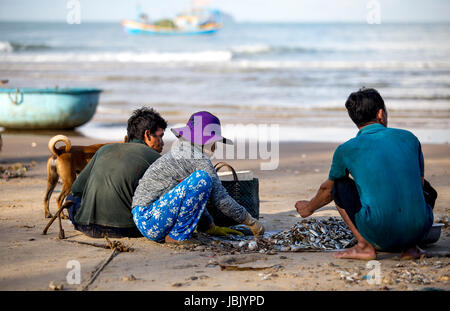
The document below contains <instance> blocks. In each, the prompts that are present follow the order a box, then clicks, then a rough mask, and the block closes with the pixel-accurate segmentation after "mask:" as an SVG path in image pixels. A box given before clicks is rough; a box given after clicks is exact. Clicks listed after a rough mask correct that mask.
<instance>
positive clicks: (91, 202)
mask: <svg viewBox="0 0 450 311" xmlns="http://www.w3.org/2000/svg"><path fill="white" fill-rule="evenodd" d="M159 157H160V154H159V153H158V152H156V151H155V150H153V149H151V148H149V147H148V146H147V145H145V143H144V142H143V141H141V140H133V141H131V142H129V143H123V144H109V145H105V146H103V147H102V148H100V149H99V150H98V151H97V152H96V153H95V156H94V157H93V158H92V160H91V161H90V162H89V164H88V165H87V166H86V167H85V168H84V169H83V170H82V171H81V173H80V175H79V176H78V178H77V179H76V180H75V182H74V184H73V185H72V195H74V196H78V197H81V207H80V209H79V210H78V211H77V213H76V215H75V218H74V219H75V222H76V223H77V224H81V225H90V224H97V225H102V226H108V227H115V228H132V227H135V224H134V222H133V217H132V214H131V201H132V198H133V194H134V191H135V189H136V187H137V185H138V183H139V180H140V179H141V177H142V175H143V174H144V173H145V171H146V170H147V168H148V167H149V166H150V165H151V164H152V163H153V162H154V161H155V160H156V159H158V158H159Z"/></svg>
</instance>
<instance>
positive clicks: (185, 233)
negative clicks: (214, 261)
mask: <svg viewBox="0 0 450 311" xmlns="http://www.w3.org/2000/svg"><path fill="white" fill-rule="evenodd" d="M211 189H212V180H211V177H210V176H209V175H208V173H206V172H205V171H202V170H199V171H195V172H193V173H192V174H191V175H189V176H188V177H187V178H185V179H184V180H183V181H182V182H181V183H179V184H178V185H177V186H175V187H174V188H173V189H172V190H170V191H169V192H167V193H166V194H164V195H163V196H162V197H160V198H159V199H158V200H156V201H155V202H153V203H152V204H150V205H149V206H135V207H134V208H133V210H132V214H133V220H134V222H135V224H136V226H137V228H138V229H139V231H140V232H141V233H142V235H143V236H145V237H146V238H147V239H149V240H152V241H156V242H162V241H164V238H165V236H166V235H168V236H169V237H170V238H172V239H174V240H177V241H183V240H189V239H190V238H191V236H192V233H193V232H194V230H195V228H196V227H197V223H198V221H199V220H200V217H201V215H202V213H203V210H204V209H205V207H206V202H207V201H208V198H209V195H210V193H211Z"/></svg>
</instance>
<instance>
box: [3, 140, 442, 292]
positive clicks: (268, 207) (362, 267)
mask: <svg viewBox="0 0 450 311" xmlns="http://www.w3.org/2000/svg"><path fill="white" fill-rule="evenodd" d="M2 136H3V150H2V152H1V153H0V164H3V165H4V164H5V163H16V162H21V163H31V162H33V163H35V164H34V166H33V167H32V168H31V169H30V170H29V171H28V172H27V173H26V177H23V178H15V179H9V180H4V179H0V236H1V238H0V249H1V253H0V266H1V268H0V290H49V284H50V283H51V282H52V281H53V282H54V284H63V286H64V287H63V288H64V290H77V289H80V287H81V286H83V285H84V284H86V282H87V281H88V280H89V278H90V277H91V272H92V271H94V270H95V268H96V267H97V266H98V265H99V264H100V263H101V262H102V261H103V260H104V259H106V258H108V256H109V255H110V254H111V251H110V250H107V249H101V248H97V247H93V246H89V245H80V244H76V243H70V242H68V241H67V240H59V239H58V231H57V225H54V226H52V227H51V228H50V230H49V233H48V235H41V232H42V229H43V228H44V227H45V225H46V223H47V221H48V220H47V219H45V218H44V211H43V203H42V201H43V195H44V191H45V188H46V169H45V163H46V160H47V158H48V156H49V152H48V150H47V142H48V140H49V138H50V137H51V136H53V134H42V133H41V134H39V135H30V134H5V133H3V134H2ZM71 140H72V142H73V144H83V145H87V144H91V143H97V142H98V141H93V140H92V139H88V138H85V137H71ZM336 146H337V144H331V143H329V144H327V143H296V144H282V145H281V146H280V165H279V167H278V169H277V170H275V171H261V170H259V164H260V162H259V161H256V160H247V161H244V160H239V161H229V163H230V164H232V165H233V166H234V167H235V168H236V169H239V170H244V169H252V170H253V171H254V172H255V175H256V176H257V177H258V178H259V179H260V199H261V207H260V214H261V221H262V222H263V223H264V224H265V226H266V228H267V230H270V231H274V230H283V229H287V228H289V227H290V226H291V225H292V224H294V223H296V222H297V221H299V220H300V219H301V218H300V217H299V216H298V215H297V213H296V211H295V209H294V203H295V202H296V201H297V200H299V199H309V198H311V197H312V196H313V195H314V194H315V191H316V189H317V187H318V186H319V185H320V183H321V182H322V181H323V180H325V179H326V177H327V173H328V170H329V166H330V161H331V157H332V154H333V151H334V149H335V148H336ZM423 152H424V156H425V165H426V178H427V179H428V180H429V181H430V182H431V184H432V185H433V186H434V187H435V188H436V190H437V191H438V193H439V197H438V200H437V203H436V207H435V215H436V216H438V215H442V216H447V217H448V214H449V206H450V204H449V203H450V178H449V176H450V146H449V145H424V146H423ZM60 188H61V185H58V187H57V189H60ZM58 194H59V193H54V195H53V196H52V200H51V204H50V209H51V211H52V212H55V210H56V202H55V199H56V197H57V195H58ZM324 215H332V216H337V215H338V214H337V212H336V210H335V209H334V207H333V203H331V204H330V205H329V206H326V207H324V208H322V209H321V210H320V211H319V212H318V213H317V214H316V215H315V216H324ZM436 216H435V219H436ZM64 228H65V232H66V237H67V239H68V240H76V241H84V242H90V243H104V241H103V240H101V239H100V240H99V239H91V238H88V237H86V236H84V235H82V234H81V233H80V232H78V231H75V230H73V228H72V226H71V224H70V223H69V222H68V221H64ZM121 241H122V242H123V243H125V244H126V245H128V246H131V247H133V248H134V249H135V250H134V252H131V253H120V254H119V255H117V256H116V257H115V258H114V259H112V261H111V262H110V263H109V264H108V265H107V266H106V267H105V268H104V269H103V271H102V272H101V273H100V274H99V276H98V277H97V279H96V280H95V281H94V282H93V283H92V284H91V285H90V286H89V290H189V291H194V290H415V289H427V288H433V289H444V290H449V289H450V282H449V277H450V259H449V258H448V257H445V256H442V255H443V254H445V253H448V252H449V251H450V238H449V231H448V228H447V229H445V230H444V232H443V234H442V235H441V239H440V240H439V242H438V243H436V244H434V245H432V246H430V247H429V248H428V250H429V251H432V252H434V253H436V254H440V255H441V256H435V257H433V258H427V259H422V260H415V261H412V260H410V261H400V260H399V254H388V253H379V254H378V258H377V260H378V261H379V262H380V268H381V273H382V280H383V281H382V282H381V284H374V285H371V284H369V283H368V282H367V281H366V280H361V279H360V280H357V279H358V278H361V277H362V276H363V275H365V274H367V273H368V272H369V270H370V269H368V268H366V264H367V262H364V261H357V260H342V259H340V260H337V259H334V258H333V257H332V253H331V252H315V253H311V252H301V253H289V252H287V253H277V254H275V255H262V254H258V256H259V257H258V260H257V261H255V262H251V263H248V264H249V265H252V264H254V265H259V266H261V264H262V265H269V266H270V265H280V266H281V267H280V266H278V268H277V269H274V268H272V269H266V270H258V271H221V269H220V267H219V266H218V265H216V262H217V260H221V258H217V256H215V254H214V253H212V252H209V251H187V250H183V249H174V248H171V247H167V246H165V245H159V244H156V243H153V242H150V241H148V240H146V239H144V238H138V239H121ZM236 257H239V256H238V255H236ZM70 260H77V261H79V262H80V264H81V285H76V284H75V285H71V284H68V283H67V281H66V275H67V273H68V272H69V270H70V269H68V268H67V266H66V265H67V263H68V262H69V261H70ZM347 272H348V274H347ZM353 273H357V274H358V276H357V277H355V276H354V277H351V279H346V277H347V276H351V275H352V274H353ZM408 273H409V274H408ZM131 275H132V276H134V277H131ZM396 279H399V280H400V281H398V282H396ZM413 279H414V280H413ZM352 280H353V281H352ZM408 280H409V281H408Z"/></svg>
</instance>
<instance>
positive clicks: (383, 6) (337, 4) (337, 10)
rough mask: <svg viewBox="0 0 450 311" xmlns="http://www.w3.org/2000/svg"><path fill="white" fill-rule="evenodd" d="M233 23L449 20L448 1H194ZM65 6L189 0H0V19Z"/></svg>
mask: <svg viewBox="0 0 450 311" xmlns="http://www.w3.org/2000/svg"><path fill="white" fill-rule="evenodd" d="M197 1H201V2H210V3H211V6H213V7H216V8H219V9H221V10H223V11H225V12H227V13H229V14H231V15H232V16H233V17H234V19H235V20H236V21H238V22H366V21H367V16H368V14H369V13H373V10H375V9H376V8H374V6H372V5H373V4H374V3H375V6H377V5H378V4H379V13H380V14H379V16H380V21H381V22H450V0H211V1H208V0H197ZM70 2H79V3H80V17H81V22H83V21H84V22H94V21H100V22H107V21H111V22H115V21H120V20H122V19H124V18H134V17H135V16H136V8H137V6H138V5H140V6H141V7H142V9H143V11H144V12H146V13H148V15H149V16H150V17H151V18H152V19H153V20H155V19H159V18H163V17H171V16H174V15H175V14H176V13H177V12H179V11H181V10H182V9H185V8H188V7H190V5H191V3H192V1H191V0H0V21H11V20H15V21H66V17H67V14H68V12H69V10H70V8H67V5H68V4H69V3H70Z"/></svg>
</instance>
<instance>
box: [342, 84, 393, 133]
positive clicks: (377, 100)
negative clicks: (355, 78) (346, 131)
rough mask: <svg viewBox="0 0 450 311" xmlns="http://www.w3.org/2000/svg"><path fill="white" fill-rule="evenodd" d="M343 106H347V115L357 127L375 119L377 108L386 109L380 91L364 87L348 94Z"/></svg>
mask: <svg viewBox="0 0 450 311" xmlns="http://www.w3.org/2000/svg"><path fill="white" fill-rule="evenodd" d="M345 108H347V111H348V115H349V116H350V118H351V119H352V120H353V122H354V123H355V124H356V125H357V126H358V127H361V126H363V125H365V124H367V123H369V122H372V121H375V120H376V117H377V113H378V110H380V109H383V110H384V111H386V107H385V105H384V101H383V98H381V95H380V93H378V91H377V90H375V89H372V88H364V87H363V88H361V89H360V90H359V91H357V92H353V93H351V94H350V96H349V97H348V99H347V101H346V102H345Z"/></svg>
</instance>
